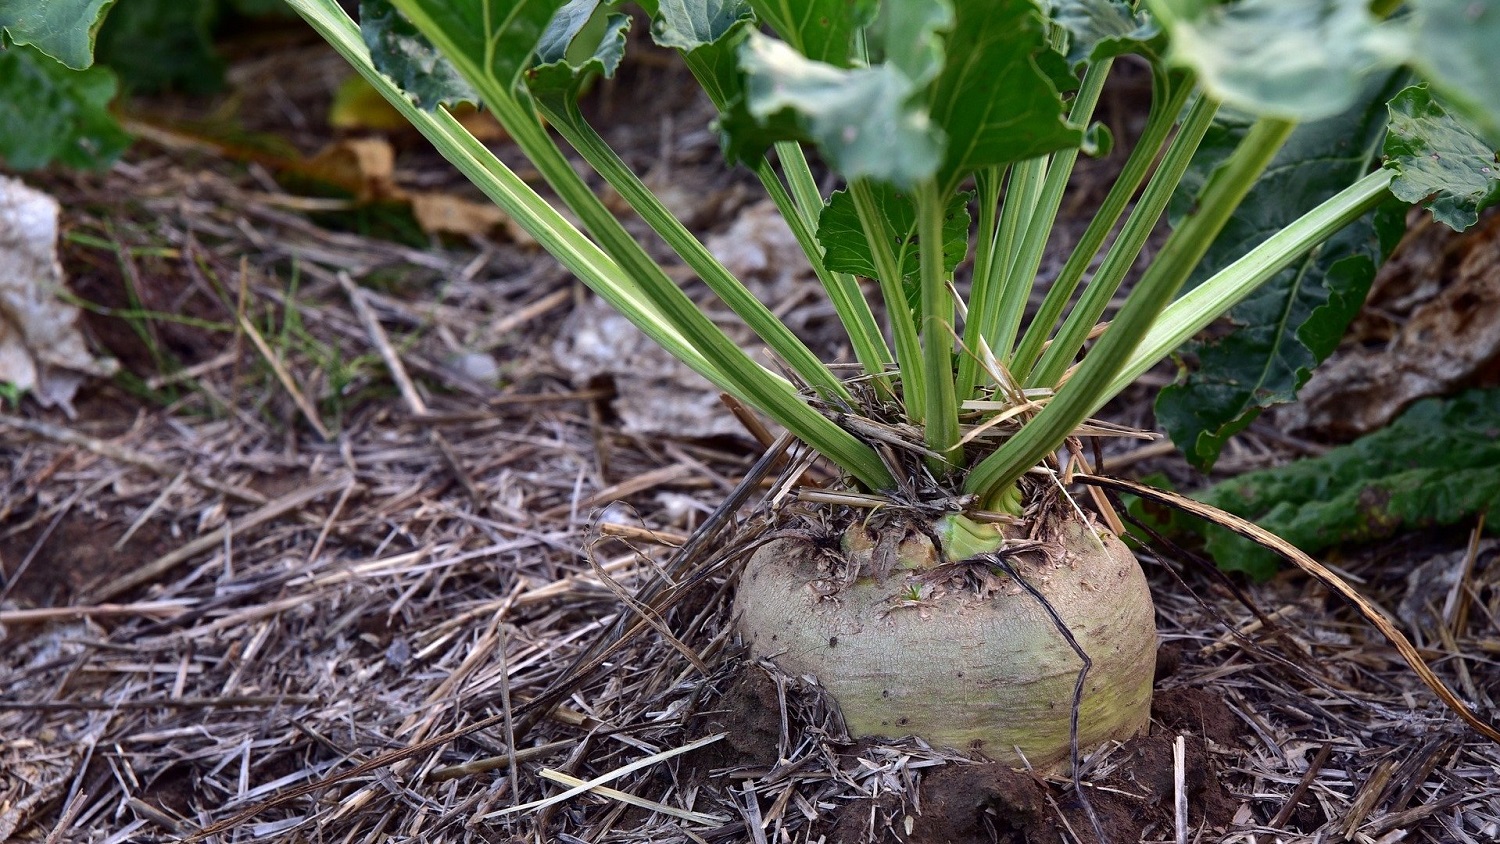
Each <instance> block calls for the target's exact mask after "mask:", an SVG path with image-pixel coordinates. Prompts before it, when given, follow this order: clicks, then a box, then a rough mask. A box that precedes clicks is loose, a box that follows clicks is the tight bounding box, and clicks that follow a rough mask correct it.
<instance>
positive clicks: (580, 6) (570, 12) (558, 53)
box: [536, 0, 630, 77]
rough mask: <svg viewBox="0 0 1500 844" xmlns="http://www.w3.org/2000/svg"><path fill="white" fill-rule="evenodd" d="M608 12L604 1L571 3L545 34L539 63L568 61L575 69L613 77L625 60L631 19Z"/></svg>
mask: <svg viewBox="0 0 1500 844" xmlns="http://www.w3.org/2000/svg"><path fill="white" fill-rule="evenodd" d="M605 9H606V6H605V4H604V3H602V2H601V0H569V2H568V3H567V4H566V5H564V6H563V7H562V8H561V9H558V10H557V14H556V15H555V16H553V18H552V22H551V23H550V24H548V25H547V29H546V31H545V32H543V33H542V40H541V41H539V42H538V43H537V45H536V60H537V63H538V64H543V65H546V64H555V63H558V62H567V63H568V64H569V65H570V66H572V67H573V68H574V69H576V70H584V69H592V70H594V71H596V72H598V73H600V74H602V75H604V76H605V77H612V76H614V75H615V71H616V70H617V69H618V68H619V67H620V61H621V60H622V59H624V58H625V33H626V32H628V31H629V30H630V16H629V15H625V14H621V13H618V12H607V11H604V10H605Z"/></svg>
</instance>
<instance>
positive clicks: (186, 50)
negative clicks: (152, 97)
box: [95, 0, 224, 94]
mask: <svg viewBox="0 0 1500 844" xmlns="http://www.w3.org/2000/svg"><path fill="white" fill-rule="evenodd" d="M218 11H219V10H218V4H217V3H203V2H199V3H184V2H182V0H130V2H128V3H123V4H121V5H120V6H118V7H116V8H115V9H114V10H113V11H111V12H110V15H109V18H108V19H106V20H105V22H104V26H103V28H101V29H100V30H99V37H98V41H97V45H96V49H95V54H96V56H97V57H98V59H99V61H100V62H102V63H103V64H105V65H108V66H109V68H110V70H113V71H114V72H115V73H116V74H117V75H118V76H119V77H120V82H121V83H122V84H123V85H124V87H125V88H126V89H127V90H128V91H131V92H137V93H149V92H154V91H163V90H168V89H171V90H177V91H182V92H184V93H188V94H207V93H211V92H214V91H217V90H219V89H220V88H221V87H223V84H224V60H223V59H221V58H220V57H219V55H218V53H217V52H215V51H214V45H213V36H212V27H213V24H214V21H215V19H216V18H217V17H218Z"/></svg>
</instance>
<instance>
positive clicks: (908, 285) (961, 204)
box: [818, 183, 974, 322]
mask: <svg viewBox="0 0 1500 844" xmlns="http://www.w3.org/2000/svg"><path fill="white" fill-rule="evenodd" d="M871 189H872V190H873V191H874V193H875V198H876V202H877V203H878V204H879V205H880V210H881V211H882V213H883V218H882V220H881V223H882V224H883V226H882V227H883V228H884V230H885V237H886V240H887V241H888V242H890V243H891V244H893V245H894V249H895V253H896V261H897V263H898V264H899V266H900V268H901V276H902V279H903V285H902V286H903V287H904V288H905V291H906V300H907V304H908V305H910V306H911V308H912V312H913V313H914V314H917V316H918V321H919V322H920V314H919V313H918V311H919V308H918V307H917V304H918V297H919V296H920V292H921V291H920V289H919V287H918V284H917V277H918V274H919V272H920V269H921V247H920V244H919V243H918V241H917V204H916V201H915V199H913V197H912V196H911V195H909V194H906V193H902V192H900V191H898V190H897V189H896V188H894V187H891V186H890V185H883V184H879V183H875V184H874V185H872V188H871ZM973 198H974V194H973V193H971V192H962V193H957V194H954V195H953V196H951V197H949V199H948V204H947V206H946V207H945V208H944V209H943V270H944V271H945V272H947V273H952V272H953V271H954V269H956V268H957V267H958V265H959V264H960V263H962V262H963V260H964V256H965V255H966V254H967V253H968V248H969V222H970V221H969V202H970V201H971V200H973ZM818 242H819V243H821V244H822V245H823V249H824V255H823V260H824V262H825V263H826V265H827V266H828V269H830V270H832V271H833V272H836V273H852V274H854V275H858V276H863V277H865V278H877V277H878V273H877V272H876V269H875V259H874V257H873V256H872V255H871V254H870V245H869V242H868V241H867V240H866V239H865V234H864V229H863V228H862V227H861V225H860V221H859V212H858V210H857V209H856V208H855V204H854V198H853V197H852V196H851V195H850V193H849V191H847V190H841V191H835V192H834V194H833V196H831V197H829V199H828V204H827V205H826V206H824V208H823V213H822V214H821V215H819V217H818Z"/></svg>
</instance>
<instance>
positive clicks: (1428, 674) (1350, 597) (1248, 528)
mask: <svg viewBox="0 0 1500 844" xmlns="http://www.w3.org/2000/svg"><path fill="white" fill-rule="evenodd" d="M1073 479H1074V480H1076V481H1078V482H1079V483H1084V484H1091V485H1094V486H1100V487H1104V488H1105V489H1112V490H1115V491H1116V492H1126V493H1129V494H1131V495H1138V496H1140V497H1141V498H1144V499H1146V500H1148V501H1153V502H1156V503H1157V504H1165V505H1166V506H1168V507H1174V508H1176V509H1178V510H1181V511H1183V512H1184V513H1188V514H1190V515H1194V516H1197V517H1198V518H1200V519H1206V520H1208V521H1210V522H1213V523H1214V524H1216V525H1219V526H1220V527H1222V528H1225V529H1226V530H1231V531H1234V532H1235V533H1237V534H1239V535H1240V536H1243V537H1245V538H1246V539H1248V540H1250V541H1251V542H1254V543H1256V544H1258V545H1260V546H1262V547H1264V548H1268V549H1270V550H1272V551H1275V552H1276V553H1277V554H1280V555H1281V556H1282V557H1283V558H1285V559H1286V560H1287V561H1288V562H1290V563H1291V564H1293V565H1295V566H1296V567H1297V568H1300V569H1302V570H1303V571H1305V572H1307V573H1308V574H1309V575H1311V576H1312V577H1313V578H1315V579H1316V580H1317V581H1318V582H1319V583H1322V584H1323V585H1324V586H1326V587H1328V588H1329V589H1331V590H1333V591H1334V592H1337V593H1338V594H1339V595H1340V596H1341V597H1343V598H1344V600H1346V601H1348V602H1349V603H1351V604H1353V605H1354V608H1355V609H1357V610H1359V613H1360V615H1363V616H1364V617H1365V620H1367V621H1369V622H1370V625H1371V626H1372V627H1374V628H1375V629H1376V630H1379V631H1380V634H1381V635H1382V636H1384V637H1385V638H1386V640H1387V641H1389V642H1390V643H1391V645H1392V647H1394V648H1395V649H1396V652H1397V653H1399V654H1401V658H1402V659H1404V660H1406V664H1407V665H1409V666H1411V670H1412V671H1414V672H1416V674H1417V676H1418V677H1419V678H1421V680H1422V682H1423V683H1424V684H1426V686H1427V688H1429V689H1432V693H1433V694H1435V695H1437V696H1438V699H1439V700H1441V701H1442V702H1443V705H1444V706H1447V707H1448V708H1449V709H1451V710H1453V713H1454V714H1455V715H1457V716H1458V717H1459V718H1462V719H1463V721H1464V723H1466V724H1468V725H1469V726H1470V727H1473V728H1474V729H1475V730H1476V731H1478V732H1479V733H1480V734H1481V735H1483V736H1484V737H1485V738H1487V739H1489V740H1490V741H1493V742H1496V743H1500V729H1496V728H1495V727H1494V726H1492V725H1491V724H1490V723H1489V722H1488V721H1485V720H1484V719H1483V718H1480V717H1479V716H1478V715H1476V714H1474V711H1473V710H1472V709H1470V708H1469V707H1468V705H1466V704H1465V703H1464V702H1463V701H1462V700H1460V699H1459V697H1458V695H1456V694H1454V693H1453V690H1452V689H1449V688H1448V686H1447V684H1445V683H1444V682H1443V680H1442V678H1440V677H1438V676H1437V674H1436V672H1434V671H1433V670H1432V669H1431V668H1429V667H1428V665H1427V662H1426V660H1424V659H1422V654H1421V653H1420V652H1418V650H1417V649H1416V647H1415V646H1414V645H1412V643H1411V640H1409V639H1407V638H1406V634H1404V633H1402V632H1401V631H1400V630H1397V629H1396V626H1395V625H1393V624H1391V623H1390V622H1389V621H1386V620H1385V616H1383V615H1381V614H1380V610H1378V609H1376V607H1375V605H1374V604H1371V603H1370V602H1369V601H1368V600H1366V599H1365V598H1364V596H1362V595H1360V594H1359V593H1358V592H1356V591H1354V587H1352V586H1350V585H1349V584H1348V583H1346V582H1344V579H1343V578H1342V577H1339V576H1338V575H1337V574H1334V573H1333V571H1332V570H1331V569H1329V568H1328V567H1327V566H1324V565H1323V564H1322V563H1319V562H1318V561H1317V560H1314V559H1313V558H1312V557H1309V556H1307V555H1306V554H1304V553H1302V552H1301V551H1300V550H1298V549H1297V547H1296V546H1294V545H1292V544H1291V543H1290V542H1287V541H1286V540H1285V539H1282V538H1281V537H1279V536H1277V535H1276V534H1274V533H1271V532H1270V531H1268V530H1266V529H1265V528H1262V527H1260V526H1259V525H1256V524H1255V523H1253V522H1250V521H1247V520H1245V519H1242V518H1240V517H1239V516H1236V515H1233V514H1231V513H1226V512H1224V511H1223V510H1220V509H1219V508H1217V507H1210V506H1209V505H1207V504H1204V503H1203V502H1201V501H1194V500H1193V499H1191V498H1188V497H1186V496H1183V495H1178V494H1177V493H1175V492H1167V491H1165V490H1160V489H1156V488H1155V487H1150V486H1146V485H1144V484H1138V483H1136V482H1134V481H1127V480H1123V479H1121V478H1107V477H1103V476H1101V475H1075V476H1074V477H1073Z"/></svg>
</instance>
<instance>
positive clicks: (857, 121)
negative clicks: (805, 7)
mask: <svg viewBox="0 0 1500 844" xmlns="http://www.w3.org/2000/svg"><path fill="white" fill-rule="evenodd" d="M739 58H740V67H741V68H742V69H743V70H744V72H745V74H746V77H747V79H746V106H747V108H748V112H749V114H750V116H751V117H753V118H754V119H755V120H756V121H758V122H759V123H760V124H762V125H763V126H764V125H765V124H767V123H770V122H772V121H780V122H781V125H790V126H795V127H796V130H797V132H798V134H799V135H800V136H801V137H803V138H805V139H807V140H810V141H812V142H813V143H816V144H817V145H818V148H819V149H820V150H821V151H822V152H823V155H824V157H825V158H826V159H827V160H828V163H829V164H830V165H832V166H833V168H834V169H835V170H837V171H838V173H839V174H840V175H842V176H843V177H844V178H846V179H849V180H851V181H852V180H855V179H861V178H870V179H874V180H876V181H882V182H890V183H892V184H895V185H899V186H902V187H907V188H909V187H911V186H912V185H915V184H916V183H917V182H919V181H921V180H922V179H925V178H929V177H930V176H931V175H932V174H933V173H934V172H935V171H936V170H937V166H938V163H939V162H940V161H941V156H942V142H941V139H940V137H939V136H938V134H937V133H935V132H934V131H933V127H932V124H931V123H930V121H929V120H928V119H927V115H926V114H925V113H924V112H923V111H922V110H921V109H920V108H916V107H913V106H912V105H911V104H910V100H911V98H912V96H913V94H914V93H916V88H917V86H916V83H915V82H914V81H913V80H912V78H911V77H910V76H908V75H907V74H906V73H904V72H902V71H901V70H900V69H899V68H898V67H897V66H896V65H895V64H894V63H891V62H887V63H885V64H880V65H876V66H874V67H866V68H855V69H853V70H845V69H843V68H839V67H835V66H833V65H830V64H825V63H823V62H815V61H812V60H810V59H807V58H805V57H803V56H802V55H800V54H799V53H797V51H796V50H793V49H792V48H791V47H790V46H788V45H787V44H786V43H785V42H782V41H777V40H775V39H772V38H768V37H766V36H763V35H761V34H759V33H757V32H754V31H750V32H749V33H748V34H747V37H746V39H745V41H744V43H743V44H742V45H741V47H740V51H739ZM725 128H726V129H729V130H730V131H731V133H732V134H735V135H737V136H738V137H737V138H736V143H737V145H739V146H750V141H747V140H746V137H745V136H746V132H745V131H744V129H743V127H739V128H738V129H737V128H736V127H735V126H734V125H733V124H731V123H729V122H727V121H726V123H725ZM778 139H783V138H776V137H775V136H768V137H766V138H764V139H763V140H761V141H760V143H761V144H764V143H765V142H767V141H770V140H778ZM761 148H762V149H764V146H762V147H761Z"/></svg>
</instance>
